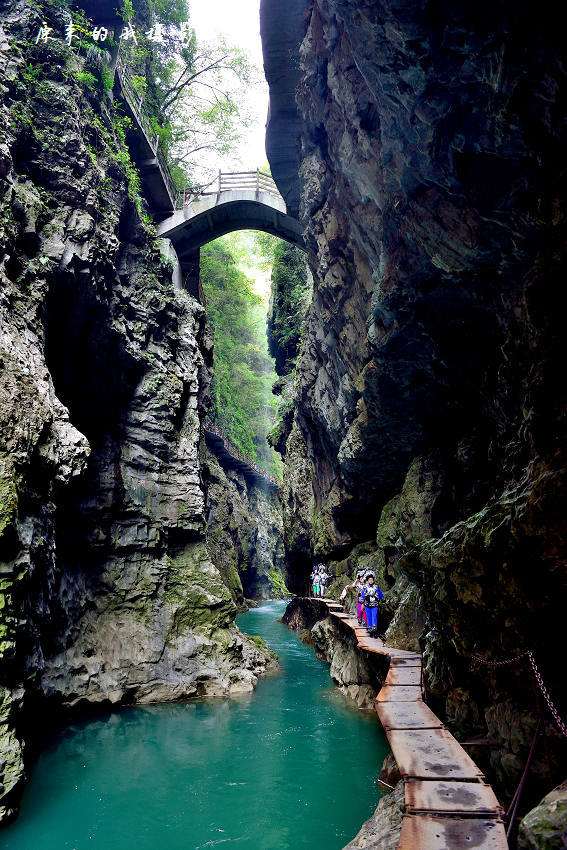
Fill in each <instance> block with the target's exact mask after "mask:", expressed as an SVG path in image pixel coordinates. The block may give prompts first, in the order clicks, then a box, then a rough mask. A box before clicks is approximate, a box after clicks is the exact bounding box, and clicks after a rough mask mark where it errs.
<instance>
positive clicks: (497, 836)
mask: <svg viewBox="0 0 567 850" xmlns="http://www.w3.org/2000/svg"><path fill="white" fill-rule="evenodd" d="M317 601H319V602H321V601H322V602H323V603H324V604H325V605H326V606H327V609H328V611H329V615H330V616H331V617H333V618H334V619H335V620H336V621H337V622H339V623H341V624H342V626H344V627H346V628H348V629H350V631H351V632H352V633H353V636H354V639H355V641H356V644H357V646H358V648H359V649H360V650H362V651H363V652H369V653H373V654H376V655H381V656H386V657H388V658H389V659H390V667H389V670H388V675H387V677H386V681H385V683H384V686H383V687H382V689H381V690H380V692H379V694H378V696H377V697H376V703H375V708H376V712H377V714H378V717H379V718H380V721H381V723H382V726H383V727H384V731H385V732H386V737H387V738H388V741H389V744H390V747H391V748H392V753H393V755H394V758H395V759H396V762H397V765H398V768H399V770H400V773H401V776H402V778H403V780H404V796H405V814H404V818H403V822H402V831H401V836H400V842H399V844H398V850H464V848H465V847H466V848H471V847H474V848H475V850H507V848H508V841H507V839H506V832H505V829H504V824H503V822H502V808H501V806H500V804H499V803H498V800H497V799H496V796H495V794H494V791H493V790H492V788H491V787H490V785H488V784H487V783H486V782H485V780H484V776H483V773H482V771H481V770H480V768H479V767H477V765H476V764H475V763H474V761H473V760H472V759H471V757H470V756H469V755H468V753H466V752H465V750H464V749H463V748H462V747H461V745H460V744H459V742H458V741H457V740H456V739H455V738H454V737H453V735H451V733H450V732H449V730H448V729H446V728H445V726H444V725H443V723H442V722H441V720H439V718H438V717H437V716H436V715H435V714H434V713H433V711H431V709H430V708H429V707H428V706H427V705H426V704H425V702H424V700H423V692H422V686H421V682H422V669H421V667H422V663H421V655H420V654H419V653H416V652H409V651H407V650H402V649H396V648H395V647H391V646H387V645H386V644H385V643H384V642H383V641H382V640H380V639H379V638H371V637H369V635H368V634H367V632H366V629H361V627H360V626H359V625H358V622H357V620H356V619H355V618H354V617H352V616H351V615H350V614H347V613H346V612H345V611H344V610H343V609H342V606H340V605H339V603H337V602H335V601H334V600H330V599H324V600H317Z"/></svg>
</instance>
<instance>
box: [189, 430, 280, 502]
mask: <svg viewBox="0 0 567 850" xmlns="http://www.w3.org/2000/svg"><path fill="white" fill-rule="evenodd" d="M204 430H205V439H206V441H207V445H208V446H209V448H210V449H211V451H213V452H214V453H215V454H216V455H217V457H218V458H219V460H221V461H223V462H224V463H225V464H226V465H227V466H230V467H232V468H233V469H236V470H238V471H239V472H241V473H242V474H243V475H244V477H245V478H246V479H248V480H249V481H251V483H252V484H256V485H264V486H267V487H268V488H270V489H272V490H277V489H278V487H279V484H278V482H277V480H276V479H275V478H274V476H273V475H270V474H269V473H268V472H266V470H265V469H262V468H261V467H260V466H258V464H257V463H254V461H253V460H250V459H249V458H247V457H245V456H244V455H243V454H241V453H240V452H239V451H238V449H237V448H235V446H233V445H232V443H231V442H230V441H229V439H228V437H227V436H226V435H225V434H223V432H222V431H221V429H220V428H219V427H218V426H216V425H212V424H209V423H207V424H205V429H204Z"/></svg>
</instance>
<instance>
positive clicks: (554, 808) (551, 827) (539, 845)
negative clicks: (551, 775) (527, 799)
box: [518, 782, 567, 850]
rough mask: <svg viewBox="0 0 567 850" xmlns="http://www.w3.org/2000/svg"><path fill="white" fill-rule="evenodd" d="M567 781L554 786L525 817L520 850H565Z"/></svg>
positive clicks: (519, 841) (566, 841)
mask: <svg viewBox="0 0 567 850" xmlns="http://www.w3.org/2000/svg"><path fill="white" fill-rule="evenodd" d="M566 825H567V782H563V783H562V784H561V785H559V787H558V788H554V790H553V791H551V792H550V793H549V794H547V795H546V796H545V797H544V798H543V800H542V801H541V803H540V804H539V805H538V806H536V807H535V808H534V809H532V810H531V812H528V814H527V815H526V816H525V817H524V818H523V820H522V822H521V824H520V831H519V835H518V848H519V850H563V848H565V847H567V826H566Z"/></svg>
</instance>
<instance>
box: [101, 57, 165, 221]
mask: <svg viewBox="0 0 567 850" xmlns="http://www.w3.org/2000/svg"><path fill="white" fill-rule="evenodd" d="M116 73H117V76H118V82H119V85H120V88H121V90H122V94H123V96H124V97H125V98H126V100H127V101H128V106H129V107H130V110H131V112H132V113H133V114H134V115H135V116H136V121H137V122H138V125H139V127H140V128H141V130H142V132H143V133H144V135H145V137H146V139H147V142H148V144H149V146H150V148H151V149H152V151H153V154H154V156H155V158H156V159H157V161H158V164H159V169H160V171H161V175H162V177H163V180H164V182H165V184H166V186H167V189H168V191H169V195H170V197H171V199H172V200H173V202H174V203H173V206H174V208H175V207H178V206H179V202H180V198H179V192H178V190H177V188H176V187H175V184H174V183H173V180H172V177H171V173H170V171H169V165H168V164H167V160H166V158H165V156H164V154H163V151H162V150H161V148H160V139H159V135H158V133H156V132H155V131H154V130H153V128H152V125H151V123H150V121H149V119H148V117H147V115H146V111H145V109H144V96H143V95H142V94H140V93H139V92H138V91H136V87H135V86H134V83H133V80H132V75H131V74H130V71H129V70H128V68H127V66H126V64H125V63H124V61H123V60H122V58H121V57H120V56H119V57H118V60H117V62H116Z"/></svg>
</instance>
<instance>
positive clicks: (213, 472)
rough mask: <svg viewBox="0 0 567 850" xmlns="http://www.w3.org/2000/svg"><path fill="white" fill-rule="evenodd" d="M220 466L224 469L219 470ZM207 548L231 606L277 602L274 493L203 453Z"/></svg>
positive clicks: (279, 534)
mask: <svg viewBox="0 0 567 850" xmlns="http://www.w3.org/2000/svg"><path fill="white" fill-rule="evenodd" d="M223 463H224V466H223ZM202 468H203V474H204V478H205V482H206V492H207V546H208V550H209V552H210V553H211V557H212V559H213V561H214V563H215V564H216V565H217V566H218V568H219V570H220V573H221V575H222V577H223V581H224V583H225V584H226V586H227V587H228V588H230V591H231V593H232V597H233V599H234V601H235V602H236V604H237V605H242V604H243V603H244V600H245V599H282V598H285V597H286V596H288V595H289V592H288V590H287V588H286V586H285V577H284V576H285V563H284V547H283V519H282V510H281V502H280V497H279V493H278V491H277V490H276V489H275V488H273V487H269V486H266V485H265V484H264V485H263V484H262V481H261V479H260V478H259V476H256V477H255V478H254V479H253V478H252V477H250V476H248V477H247V476H246V475H245V474H244V473H243V472H242V471H239V470H238V469H236V468H233V469H231V468H230V467H229V466H228V464H227V462H226V458H223V459H222V460H221V459H219V458H217V457H216V456H215V455H214V454H213V452H211V451H209V450H207V451H206V456H205V458H204V460H203V465H202Z"/></svg>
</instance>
